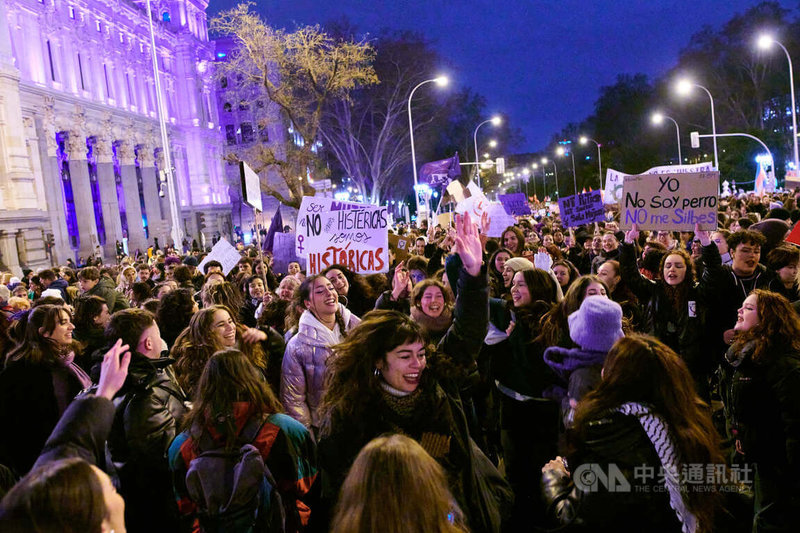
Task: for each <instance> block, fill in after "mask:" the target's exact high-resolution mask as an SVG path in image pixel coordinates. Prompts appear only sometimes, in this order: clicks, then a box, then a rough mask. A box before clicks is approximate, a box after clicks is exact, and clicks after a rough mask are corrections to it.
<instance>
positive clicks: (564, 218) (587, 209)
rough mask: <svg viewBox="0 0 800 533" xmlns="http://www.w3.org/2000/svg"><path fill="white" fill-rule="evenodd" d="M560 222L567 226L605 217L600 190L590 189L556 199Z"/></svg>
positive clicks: (570, 226) (572, 226) (575, 225)
mask: <svg viewBox="0 0 800 533" xmlns="http://www.w3.org/2000/svg"><path fill="white" fill-rule="evenodd" d="M558 208H559V211H560V212H561V222H562V223H563V224H564V225H565V226H566V227H568V228H574V227H577V226H580V225H582V224H588V223H591V222H598V221H600V220H604V219H605V208H604V207H603V198H602V197H601V195H600V191H590V192H585V193H581V194H577V195H574V196H567V197H566V198H559V199H558Z"/></svg>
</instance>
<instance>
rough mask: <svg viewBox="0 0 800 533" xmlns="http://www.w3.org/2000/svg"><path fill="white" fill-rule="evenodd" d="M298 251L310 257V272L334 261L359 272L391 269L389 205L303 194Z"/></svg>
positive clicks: (366, 272) (316, 271)
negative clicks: (360, 202) (344, 200)
mask: <svg viewBox="0 0 800 533" xmlns="http://www.w3.org/2000/svg"><path fill="white" fill-rule="evenodd" d="M295 250H296V253H297V255H298V257H305V258H307V259H308V262H307V266H306V270H307V272H306V273H307V274H309V275H312V274H318V273H319V272H320V271H322V270H323V269H324V268H326V267H329V266H331V265H334V264H340V265H344V266H346V267H348V268H349V269H351V270H352V271H353V272H357V273H359V274H377V273H379V272H387V271H388V270H389V212H388V209H387V207H386V206H376V205H372V204H359V203H355V202H340V201H338V200H334V199H333V198H320V197H311V196H304V197H303V202H302V204H301V205H300V209H299V211H298V212H297V226H296V236H295Z"/></svg>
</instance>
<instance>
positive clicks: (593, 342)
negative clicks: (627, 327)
mask: <svg viewBox="0 0 800 533" xmlns="http://www.w3.org/2000/svg"><path fill="white" fill-rule="evenodd" d="M568 320H569V336H570V338H571V339H572V340H573V341H575V342H576V343H577V344H578V346H580V347H581V348H582V349H584V350H587V351H594V352H607V351H609V350H610V349H611V347H612V346H613V345H614V343H615V342H617V340H618V339H620V338H622V337H623V336H624V335H625V334H624V333H622V308H621V307H620V306H619V304H618V303H617V302H615V301H614V300H611V299H609V298H606V297H605V296H589V297H587V298H585V299H584V300H583V303H581V307H580V309H578V310H577V311H575V312H574V313H572V314H571V315H569V318H568Z"/></svg>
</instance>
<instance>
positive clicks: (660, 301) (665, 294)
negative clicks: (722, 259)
mask: <svg viewBox="0 0 800 533" xmlns="http://www.w3.org/2000/svg"><path fill="white" fill-rule="evenodd" d="M696 234H697V236H698V238H699V239H700V241H701V244H702V245H703V246H709V245H710V246H714V244H713V243H712V242H711V239H710V237H709V236H708V233H707V232H704V231H699V229H698V230H697V231H696ZM638 238H639V231H638V228H636V226H635V225H634V227H633V229H631V230H630V231H628V232H627V233H626V234H625V242H623V244H622V245H621V247H620V256H619V260H620V270H621V273H622V277H624V278H625V279H626V280H627V285H628V286H629V287H630V289H631V290H632V291H633V293H634V294H635V295H636V296H637V297H638V299H639V301H640V302H641V305H642V307H643V308H644V313H643V315H644V316H643V319H642V321H641V328H640V329H641V330H642V332H643V333H647V334H649V335H652V336H653V337H655V338H657V339H658V340H660V341H661V342H663V343H664V344H666V345H667V346H669V347H670V348H672V350H674V351H675V353H677V354H678V355H680V356H681V357H682V358H683V360H684V361H685V362H686V366H688V367H689V372H691V373H692V377H693V378H694V381H695V385H696V386H697V392H698V394H699V395H700V396H701V397H702V398H705V399H706V400H708V395H709V383H708V381H709V378H710V375H711V372H712V369H713V366H714V364H715V361H716V357H714V356H713V355H712V354H711V353H710V352H711V347H710V346H708V345H707V344H706V342H705V338H706V337H707V336H706V331H705V329H706V328H705V325H706V286H705V284H704V283H703V282H700V283H698V281H697V280H696V279H695V270H694V263H693V262H692V259H691V257H689V254H688V253H686V252H685V251H683V250H670V251H669V252H667V253H666V254H665V255H664V257H662V259H661V265H660V268H659V272H660V273H661V275H660V277H659V279H655V280H649V279H647V278H645V277H644V276H642V275H641V274H640V273H639V269H638V268H637V266H636V251H635V249H634V245H633V243H634V242H635V241H636V240H637V239H638Z"/></svg>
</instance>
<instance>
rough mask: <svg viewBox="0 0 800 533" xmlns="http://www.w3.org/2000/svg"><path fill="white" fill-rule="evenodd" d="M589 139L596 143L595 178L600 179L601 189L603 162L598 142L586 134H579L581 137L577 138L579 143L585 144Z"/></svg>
mask: <svg viewBox="0 0 800 533" xmlns="http://www.w3.org/2000/svg"><path fill="white" fill-rule="evenodd" d="M590 141H591V142H593V143H594V144H596V145H597V179H598V180H599V181H600V190H603V164H602V161H601V160H600V143H599V142H597V141H595V140H594V139H592V138H591V137H587V136H586V135H581V138H580V139H578V142H580V143H581V144H586V143H588V142H590Z"/></svg>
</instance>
